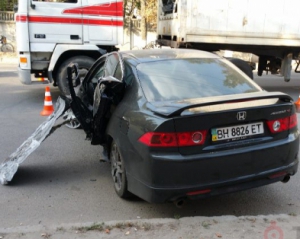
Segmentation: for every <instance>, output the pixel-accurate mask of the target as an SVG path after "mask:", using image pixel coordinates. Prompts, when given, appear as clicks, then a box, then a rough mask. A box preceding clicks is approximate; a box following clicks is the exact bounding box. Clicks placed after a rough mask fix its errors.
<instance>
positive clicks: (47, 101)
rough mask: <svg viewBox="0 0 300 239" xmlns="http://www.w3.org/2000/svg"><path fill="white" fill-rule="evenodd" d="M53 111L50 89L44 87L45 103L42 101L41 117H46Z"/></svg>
mask: <svg viewBox="0 0 300 239" xmlns="http://www.w3.org/2000/svg"><path fill="white" fill-rule="evenodd" d="M53 111H54V108H53V104H52V98H51V94H50V87H49V86H46V91H45V101H44V109H43V110H42V111H41V115H42V116H48V115H51V114H52V113H53Z"/></svg>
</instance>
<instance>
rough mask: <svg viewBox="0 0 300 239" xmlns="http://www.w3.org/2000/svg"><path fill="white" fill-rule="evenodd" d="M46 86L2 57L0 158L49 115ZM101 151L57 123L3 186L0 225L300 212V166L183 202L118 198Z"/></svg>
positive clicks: (77, 132) (54, 91)
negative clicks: (282, 179)
mask: <svg viewBox="0 0 300 239" xmlns="http://www.w3.org/2000/svg"><path fill="white" fill-rule="evenodd" d="M45 86H46V85H43V84H41V85H31V86H25V85H22V84H21V83H20V82H19V80H18V77H17V72H16V66H14V65H4V64H1V63H0V122H1V124H0V152H1V157H2V160H1V159H0V161H3V160H4V159H5V158H6V157H7V156H9V155H10V154H11V153H13V152H14V151H15V150H16V149H17V148H18V147H19V146H20V145H21V144H22V143H23V141H25V140H26V139H27V138H28V137H29V136H30V135H31V134H32V133H33V132H34V130H35V129H36V128H37V127H38V126H39V124H41V123H42V122H43V121H44V120H45V119H46V118H45V117H43V116H40V111H41V110H42V109H43V101H44V92H45ZM51 95H52V99H53V102H54V103H55V101H56V99H57V97H58V96H59V92H58V89H57V88H54V87H53V86H51ZM100 152H101V147H99V146H92V145H90V142H89V141H86V140H85V134H84V132H83V131H82V130H72V129H69V128H67V127H62V128H61V129H58V130H57V131H56V132H55V133H54V134H53V135H51V136H50V137H49V138H48V139H46V141H45V142H43V143H42V145H41V146H40V147H39V148H38V149H37V150H36V151H35V152H33V153H32V154H31V155H30V156H29V157H28V158H27V160H26V161H25V162H24V163H23V164H21V165H20V167H19V170H18V172H17V174H16V175H15V177H14V179H13V181H12V182H11V183H10V184H9V185H7V186H2V185H0V223H1V227H2V228H4V227H16V226H20V225H23V226H26V225H29V226H30V225H38V224H42V225H53V224H55V225H57V224H60V223H78V222H81V223H82V222H101V221H111V220H127V219H137V218H144V219H146V218H178V217H189V216H221V215H235V216H242V215H269V214H298V215H300V194H299V191H300V173H298V174H297V175H295V176H294V177H292V178H291V180H290V182H289V183H287V184H283V183H276V184H273V185H269V186H264V187H261V188H256V189H252V190H248V191H243V192H239V193H233V194H229V195H224V196H218V197H213V198H209V199H205V200H200V201H190V202H188V203H187V204H186V205H185V206H184V207H183V208H181V209H180V208H177V207H175V206H174V205H173V204H171V203H166V204H149V203H147V202H145V201H143V200H140V199H137V198H135V199H133V200H130V201H126V200H122V199H120V198H118V197H117V195H116V194H115V192H114V189H113V185H112V180H111V177H110V170H109V167H110V166H109V164H108V163H100V162H99V154H100ZM161 173H165V172H161Z"/></svg>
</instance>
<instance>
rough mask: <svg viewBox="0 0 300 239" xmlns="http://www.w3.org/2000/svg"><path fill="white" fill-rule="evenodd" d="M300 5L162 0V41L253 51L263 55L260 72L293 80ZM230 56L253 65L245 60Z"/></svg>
mask: <svg viewBox="0 0 300 239" xmlns="http://www.w3.org/2000/svg"><path fill="white" fill-rule="evenodd" d="M299 8H300V1H296V0H283V1H280V2H276V3H275V2H274V1H271V0H263V1H260V0H211V1H206V0H159V1H158V14H157V43H158V44H160V45H162V46H169V47H174V48H192V49H200V50H206V51H213V52H219V51H222V50H231V51H236V52H244V53H251V54H253V55H254V56H257V57H258V69H257V73H258V75H259V76H261V75H262V74H263V72H264V71H266V72H271V73H272V74H278V75H279V74H280V75H282V76H283V78H284V80H285V81H287V82H288V81H290V79H291V69H292V68H291V63H292V60H296V61H297V67H296V72H297V73H299V72H300V71H298V66H299V61H298V59H299V53H300V23H299V21H298V20H297V16H298V9H299ZM257 57H255V58H256V60H257ZM229 60H230V61H232V62H233V63H234V64H236V65H237V66H238V67H240V68H244V69H246V68H247V65H246V62H245V61H242V60H239V59H236V58H229ZM248 68H249V66H248ZM248 71H249V70H248Z"/></svg>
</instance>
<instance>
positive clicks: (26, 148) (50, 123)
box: [0, 97, 69, 184]
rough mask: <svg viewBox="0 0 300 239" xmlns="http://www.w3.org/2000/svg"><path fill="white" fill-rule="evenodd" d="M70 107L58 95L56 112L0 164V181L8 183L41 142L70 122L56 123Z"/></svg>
mask: <svg viewBox="0 0 300 239" xmlns="http://www.w3.org/2000/svg"><path fill="white" fill-rule="evenodd" d="M68 108H69V106H68V104H67V103H66V101H65V100H64V99H62V98H61V97H58V99H57V102H56V106H55V110H54V112H53V113H52V114H51V115H50V116H49V117H48V118H47V120H46V121H44V122H43V123H42V124H41V125H40V126H39V127H38V128H37V129H36V130H35V132H34V133H33V134H32V135H31V136H30V137H29V138H28V139H27V140H26V141H25V142H24V143H23V144H22V145H21V146H20V147H19V148H18V149H17V150H16V151H15V152H14V153H12V154H11V155H10V156H9V157H8V158H6V159H5V160H4V161H3V163H2V164H1V165H0V183H1V184H8V182H10V181H11V180H12V178H13V177H14V175H15V173H16V172H17V170H18V167H19V165H20V164H21V163H22V162H24V160H25V159H26V158H27V157H28V156H29V155H30V154H31V153H32V152H33V151H35V150H36V149H37V148H38V147H39V146H40V144H41V143H42V142H43V141H44V140H45V139H46V138H47V137H48V136H49V135H50V134H52V133H53V132H54V131H55V130H56V129H58V128H59V127H61V126H62V125H64V124H66V123H68V122H69V120H66V121H63V122H62V123H60V124H57V125H54V124H55V122H56V121H57V119H58V118H59V117H61V116H62V115H63V113H64V112H65V111H66V110H67V109H68Z"/></svg>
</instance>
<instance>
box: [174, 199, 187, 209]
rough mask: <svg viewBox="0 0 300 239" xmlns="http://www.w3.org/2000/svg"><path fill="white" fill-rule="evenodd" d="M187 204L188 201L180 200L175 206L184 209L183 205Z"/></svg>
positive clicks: (175, 202)
mask: <svg viewBox="0 0 300 239" xmlns="http://www.w3.org/2000/svg"><path fill="white" fill-rule="evenodd" d="M185 202H186V201H185V200H184V199H178V200H176V201H174V204H175V206H176V207H178V208H182V207H183V205H184V204H185Z"/></svg>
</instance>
